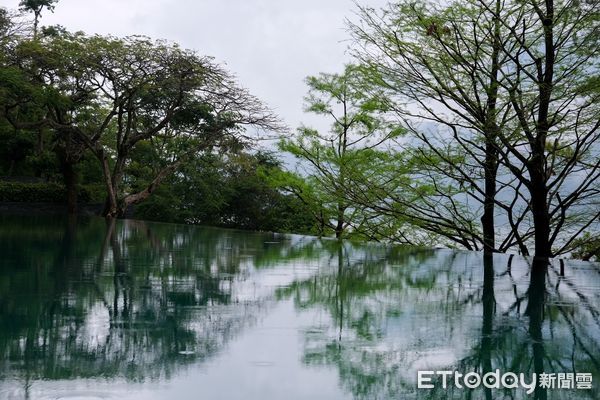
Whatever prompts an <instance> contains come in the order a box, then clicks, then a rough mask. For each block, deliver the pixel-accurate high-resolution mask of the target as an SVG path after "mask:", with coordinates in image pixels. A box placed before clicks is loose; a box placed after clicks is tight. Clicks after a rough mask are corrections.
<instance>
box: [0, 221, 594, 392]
mask: <svg viewBox="0 0 600 400" xmlns="http://www.w3.org/2000/svg"><path fill="white" fill-rule="evenodd" d="M496 368H499V369H500V370H501V371H503V372H508V371H514V372H519V373H520V372H524V373H526V374H532V373H533V372H541V371H546V372H566V373H569V372H589V373H592V374H593V378H594V382H593V389H592V390H587V391H586V390H538V391H536V393H535V394H534V395H531V396H527V395H526V394H525V393H524V391H522V390H512V391H511V390H507V391H503V390H495V389H494V390H484V389H475V390H464V389H463V390H458V389H453V390H450V389H447V390H444V389H442V388H441V387H440V386H439V385H438V386H437V388H436V389H432V390H417V389H416V371H417V370H423V369H427V370H457V371H460V372H462V373H466V372H470V371H477V372H481V373H484V372H486V371H491V370H494V369H496ZM528 376H529V375H528ZM523 398H538V399H579V398H581V399H584V398H586V399H600V268H598V265H594V264H589V263H578V262H573V261H569V262H565V263H562V264H561V263H560V262H559V261H556V262H554V263H553V264H552V265H550V266H549V267H547V268H534V269H532V268H531V265H530V264H529V262H528V261H527V260H525V259H522V258H520V257H516V256H515V257H512V258H511V257H508V256H505V255H497V256H495V257H494V258H493V259H491V260H486V261H485V262H484V260H483V257H482V255H481V254H478V253H469V252H453V251H449V250H435V251H434V250H419V249H412V248H406V247H393V246H387V247H386V246H381V245H373V244H369V245H365V244H352V243H349V242H344V243H342V244H338V243H337V242H336V241H332V240H319V239H316V238H313V237H305V236H296V235H278V234H263V233H249V232H238V231H231V230H221V229H214V228H200V227H190V226H181V225H171V224H156V223H147V222H141V221H116V222H112V223H110V222H106V221H105V220H103V219H79V220H77V221H67V220H64V219H58V218H47V217H46V218H41V217H37V218H36V217H30V218H23V217H20V218H16V217H0V399H9V400H12V399H72V400H73V399H120V400H133V399H136V400H137V399H149V400H163V399H169V400H176V399H177V400H179V399H183V400H185V399H261V400H263V399H286V400H290V399H474V400H475V399H486V400H487V399H523Z"/></svg>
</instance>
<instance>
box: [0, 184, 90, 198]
mask: <svg viewBox="0 0 600 400" xmlns="http://www.w3.org/2000/svg"><path fill="white" fill-rule="evenodd" d="M97 190H98V188H97V186H96V187H94V186H92V187H89V188H88V187H85V186H83V187H81V188H80V189H79V193H78V201H79V202H81V203H89V202H91V201H94V202H97V201H98V198H99V197H101V196H99V195H98V192H97ZM0 201H6V202H18V203H21V202H24V203H27V202H44V203H64V202H65V201H66V190H65V186H64V185H62V184H60V183H54V182H48V183H22V182H2V181H0Z"/></svg>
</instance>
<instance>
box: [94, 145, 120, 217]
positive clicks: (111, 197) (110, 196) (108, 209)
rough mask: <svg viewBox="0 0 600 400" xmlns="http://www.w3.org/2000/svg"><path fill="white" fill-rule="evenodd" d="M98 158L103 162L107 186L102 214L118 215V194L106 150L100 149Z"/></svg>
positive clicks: (106, 215) (105, 215)
mask: <svg viewBox="0 0 600 400" xmlns="http://www.w3.org/2000/svg"><path fill="white" fill-rule="evenodd" d="M98 158H99V159H100V161H101V163H102V173H103V175H104V184H105V186H106V201H105V203H104V210H103V211H102V215H103V216H104V217H110V218H112V217H116V216H117V194H116V191H115V188H114V186H113V180H112V178H111V172H110V166H109V164H108V158H107V157H106V155H105V154H104V151H102V150H100V151H99V153H98Z"/></svg>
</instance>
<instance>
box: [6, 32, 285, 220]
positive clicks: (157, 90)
mask: <svg viewBox="0 0 600 400" xmlns="http://www.w3.org/2000/svg"><path fill="white" fill-rule="evenodd" d="M38 43H39V45H38ZM18 55H19V57H20V61H21V64H22V65H26V66H27V67H26V68H27V71H26V72H27V73H29V74H35V73H37V72H39V73H40V74H42V76H43V79H42V80H41V81H42V82H44V84H43V87H42V90H41V91H39V92H40V93H41V95H40V96H38V97H37V98H33V99H32V100H31V101H30V102H29V103H27V104H23V103H15V104H11V105H10V106H9V107H6V109H5V112H4V114H5V116H6V117H7V119H8V120H9V121H11V123H13V125H14V126H16V127H19V128H27V127H40V126H46V127H48V128H50V129H52V130H53V132H54V134H55V136H56V142H57V143H58V146H57V150H58V154H59V155H60V159H61V161H62V162H61V164H62V165H63V170H64V171H65V173H64V175H65V181H66V182H65V183H66V185H67V187H68V188H69V193H76V190H75V187H76V181H75V180H76V175H75V174H74V173H73V170H74V168H73V167H74V165H76V164H77V163H78V162H79V161H80V160H81V158H82V157H83V156H84V155H85V153H86V152H87V151H91V152H92V154H93V155H94V156H95V157H96V158H97V159H98V161H99V162H100V165H101V166H102V171H103V180H104V183H105V185H106V192H107V201H106V207H105V210H104V214H105V215H106V216H117V215H123V214H124V213H125V211H126V210H127V208H128V206H130V205H131V204H136V203H139V202H141V201H143V200H145V199H147V198H148V197H149V196H150V195H151V194H152V193H153V192H154V191H155V190H156V188H157V187H158V186H159V185H160V183H161V182H162V181H163V180H164V179H165V178H166V177H167V176H169V175H170V174H171V173H173V172H174V171H175V170H177V169H178V168H179V167H180V166H181V165H182V164H183V163H185V162H186V161H188V160H189V159H190V158H193V157H195V156H197V155H199V154H201V153H202V152H204V151H207V150H210V149H212V148H213V147H214V146H223V147H225V148H226V147H231V146H237V145H238V143H240V142H243V141H245V138H244V135H243V129H242V127H243V126H244V125H253V126H257V127H261V128H271V129H274V130H276V129H279V125H278V122H277V120H276V118H275V117H274V116H273V115H272V113H271V112H270V111H269V110H268V109H267V108H266V107H264V106H263V105H262V103H260V102H259V101H258V100H257V99H256V98H255V97H253V96H252V95H250V94H249V93H248V92H247V91H246V90H244V89H242V88H240V87H239V86H237V84H236V83H235V82H234V81H233V79H232V78H231V77H230V75H229V74H228V73H227V72H226V71H224V70H223V69H222V68H221V67H220V66H218V65H216V64H215V63H214V62H212V60H211V59H209V58H207V57H200V56H198V55H197V54H195V53H194V52H191V51H187V50H183V49H180V48H179V47H178V46H176V45H171V44H168V43H166V42H161V41H158V42H153V41H151V40H149V39H147V38H142V37H130V38H125V39H117V38H113V37H101V36H93V37H89V36H86V35H84V34H83V33H76V34H71V33H69V32H66V31H64V30H61V29H55V30H50V31H48V32H47V34H46V35H45V36H44V37H42V38H40V40H38V41H34V42H33V43H23V46H22V48H21V51H20V53H19V54H18ZM30 103H33V104H36V105H39V106H40V107H41V109H42V110H44V113H42V114H41V115H40V116H39V117H38V118H37V119H35V118H29V121H19V116H20V115H22V114H21V113H20V111H21V110H22V109H23V108H24V107H26V106H28V105H29V104H30ZM31 120H33V122H32V121H31ZM141 143H146V144H150V145H151V146H157V151H159V152H161V155H162V159H161V160H162V165H161V168H160V169H158V170H156V171H155V176H154V177H153V179H152V180H151V181H149V182H148V185H147V186H146V187H144V188H140V189H139V190H138V191H136V192H133V191H132V190H131V189H132V188H131V187H129V186H127V185H126V182H127V180H126V177H125V176H124V171H125V169H126V167H127V166H128V164H129V163H130V162H131V158H130V155H131V153H132V151H134V149H135V148H136V147H137V146H138V145H140V144H141ZM69 198H70V199H71V201H70V204H71V205H72V204H73V203H74V197H73V196H69ZM70 208H71V209H73V208H74V207H70Z"/></svg>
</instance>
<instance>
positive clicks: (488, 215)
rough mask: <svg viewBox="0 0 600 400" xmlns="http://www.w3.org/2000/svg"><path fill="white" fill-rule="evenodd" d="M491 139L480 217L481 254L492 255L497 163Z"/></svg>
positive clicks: (494, 236)
mask: <svg viewBox="0 0 600 400" xmlns="http://www.w3.org/2000/svg"><path fill="white" fill-rule="evenodd" d="M492 140H493V139H491V138H487V140H486V141H487V144H486V155H485V168H484V171H485V172H484V174H485V178H484V180H485V198H484V201H483V216H482V217H481V226H482V229H483V252H484V253H485V254H492V253H493V252H494V251H496V227H495V221H494V205H495V201H496V200H495V199H496V190H497V188H496V174H497V171H498V162H497V159H496V152H495V150H494V149H495V147H496V145H495V144H492V143H491V141H492Z"/></svg>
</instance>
